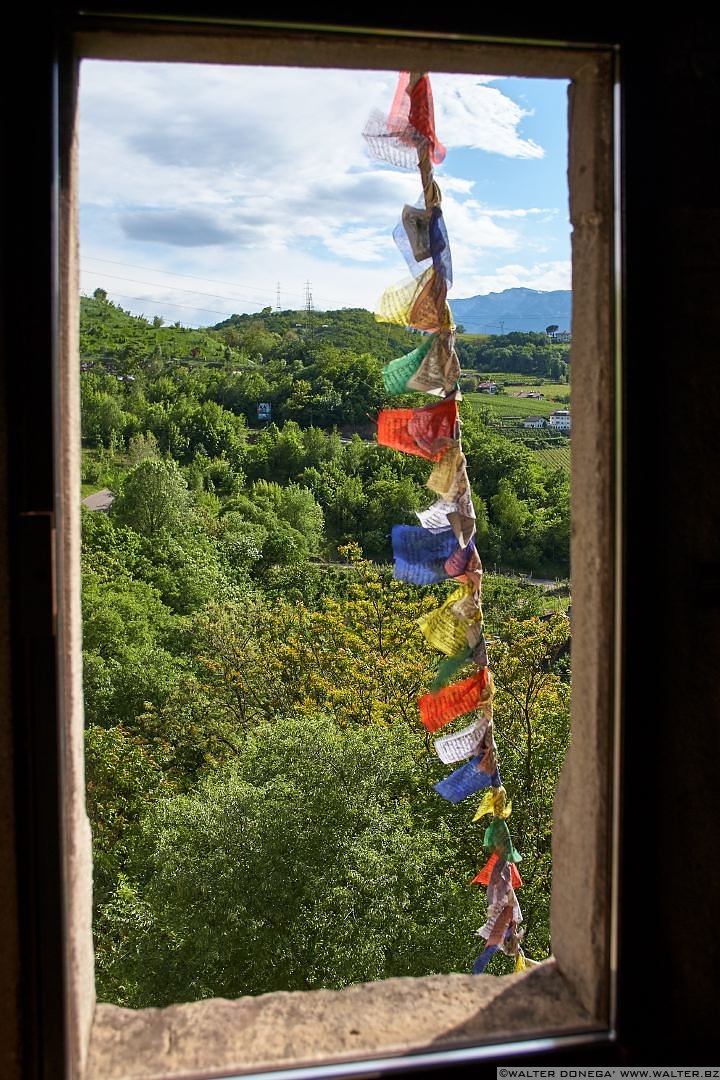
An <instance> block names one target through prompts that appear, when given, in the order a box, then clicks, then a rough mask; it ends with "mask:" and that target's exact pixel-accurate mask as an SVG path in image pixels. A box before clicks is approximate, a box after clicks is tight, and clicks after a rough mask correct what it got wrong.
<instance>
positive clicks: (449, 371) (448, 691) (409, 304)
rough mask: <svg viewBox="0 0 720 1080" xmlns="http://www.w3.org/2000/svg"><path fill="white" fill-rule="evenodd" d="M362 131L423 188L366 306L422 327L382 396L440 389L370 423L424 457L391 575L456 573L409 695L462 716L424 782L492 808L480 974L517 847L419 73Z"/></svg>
mask: <svg viewBox="0 0 720 1080" xmlns="http://www.w3.org/2000/svg"><path fill="white" fill-rule="evenodd" d="M363 135H364V137H365V139H366V143H367V147H368V149H369V151H370V153H372V154H373V155H374V156H375V157H376V158H377V159H378V160H380V161H383V162H386V163H389V164H392V165H395V166H398V167H399V168H403V169H417V170H418V171H419V174H420V183H421V187H422V196H421V198H420V199H419V200H418V202H417V203H416V204H415V205H410V204H409V203H406V204H405V205H404V206H403V208H402V211H401V215H400V220H399V222H398V223H397V225H396V226H395V228H394V230H393V239H394V241H395V244H396V245H397V247H398V249H399V251H400V252H401V253H402V255H403V257H404V259H405V261H406V263H407V265H408V268H409V270H410V273H411V275H412V277H411V279H410V280H409V281H403V282H401V283H400V284H397V285H391V286H389V287H388V288H387V289H385V291H384V292H383V294H382V296H381V298H380V301H379V303H378V307H377V311H376V318H377V320H378V321H379V322H389V323H394V324H396V325H401V326H407V327H409V328H410V329H413V330H415V331H416V332H419V333H421V334H422V335H423V339H422V340H421V342H420V344H419V345H418V346H417V347H416V348H415V349H413V350H412V351H411V352H409V353H406V354H405V355H404V356H400V357H398V358H397V359H395V360H391V361H390V363H388V364H387V365H386V366H385V367H384V368H383V372H382V377H383V382H384V385H385V390H386V392H387V394H388V395H389V396H393V395H397V394H407V393H411V392H413V391H414V392H418V393H422V394H428V395H431V396H433V397H435V398H439V399H440V400H439V401H436V402H434V403H432V404H429V405H424V406H421V407H419V408H415V409H383V410H381V412H380V414H379V416H378V422H377V441H378V443H379V444H380V445H382V446H387V447H390V448H392V449H394V450H398V451H400V452H401V453H406V454H414V455H416V456H417V457H421V458H424V459H426V460H428V461H432V462H433V463H434V464H433V468H432V470H431V471H430V473H429V476H428V478H427V481H426V484H427V487H428V488H429V490H430V491H432V492H434V494H435V496H436V498H435V501H434V502H433V503H432V505H430V506H428V507H427V509H425V510H420V511H417V512H416V513H417V518H418V521H419V525H400V524H398V525H395V526H393V529H392V548H393V559H394V576H395V577H396V578H397V579H398V580H400V581H407V582H410V583H412V584H414V585H418V586H424V585H427V586H432V585H439V584H441V583H442V582H443V581H444V580H446V579H455V580H456V581H457V582H459V584H458V586H457V587H456V588H455V589H453V590H452V591H451V592H449V594H448V595H447V596H446V597H445V599H444V601H443V602H442V603H441V604H440V606H439V607H437V608H436V609H435V610H433V611H430V612H427V613H426V614H424V615H422V616H421V617H420V618H419V619H418V620H417V623H418V626H419V629H420V632H421V633H422V634H423V636H424V638H425V640H426V641H427V643H428V644H429V645H430V647H431V648H433V649H435V650H436V651H437V652H439V653H441V654H443V656H444V659H442V660H441V661H440V662H439V664H438V666H437V670H436V672H435V676H434V678H433V679H432V681H431V684H430V690H429V691H428V692H427V693H425V694H422V695H421V696H420V697H419V698H418V703H417V704H418V712H419V715H420V721H421V723H422V724H423V726H424V728H425V729H426V731H428V732H435V731H438V730H439V729H440V728H443V727H445V726H446V725H453V724H454V722H455V721H456V720H457V719H458V718H460V717H464V718H465V720H464V726H463V727H462V729H461V730H451V729H450V730H448V731H447V732H446V734H444V735H442V736H440V737H439V738H437V739H435V740H434V747H435V753H436V754H437V757H438V759H439V760H440V761H441V762H443V764H445V765H450V764H455V763H456V762H464V763H463V764H462V765H459V766H458V767H457V768H455V769H454V770H453V771H452V772H450V773H449V774H448V775H446V776H445V777H444V778H443V779H441V780H439V781H438V782H437V783H435V784H434V785H433V787H434V789H435V791H436V792H437V793H438V795H440V796H441V797H442V798H444V799H446V800H448V801H449V802H451V803H460V802H463V801H464V800H465V799H467V798H468V797H469V796H470V795H473V794H475V793H476V792H478V791H484V795H483V798H482V801H481V803H480V805H479V806H478V808H477V810H476V812H475V816H474V818H473V821H480V820H481V819H482V818H484V817H487V816H490V817H491V818H492V820H491V823H490V825H488V826H487V828H486V829H485V831H484V834H483V847H484V848H486V849H489V850H490V857H489V859H488V861H487V863H486V864H485V866H484V867H483V868H482V869H481V870H480V871H479V872H478V874H477V875H476V876H475V877H474V878H473V879H472V882H470V884H473V885H475V884H478V885H483V886H485V887H486V888H487V917H486V921H485V924H484V925H483V926H482V927H480V929H479V930H478V931H476V933H477V934H478V935H479V936H480V937H482V938H484V939H485V947H484V949H483V951H482V953H481V954H480V956H478V957H477V959H476V960H475V961H474V964H473V967H472V970H473V973H474V974H480V973H481V972H483V971H484V970H485V969H486V967H487V965H488V963H489V962H490V960H491V959H492V957H493V956H494V955H495V953H496V952H498V951H501V952H504V953H506V954H507V955H509V956H512V957H514V958H515V970H516V971H521V970H523V969H524V967H525V966H526V964H525V958H524V955H523V952H522V949H521V947H520V943H521V941H522V937H523V931H521V930H519V929H518V927H519V924H520V922H521V921H522V912H521V911H520V905H519V904H518V902H517V897H516V895H515V889H516V888H520V887H521V886H522V878H521V877H520V873H519V871H518V869H517V866H516V864H517V863H518V862H520V860H521V858H522V856H521V854H520V853H519V852H518V851H517V849H516V848H515V846H514V844H513V841H512V837H511V836H510V831H509V829H508V826H507V822H506V819H507V818H508V817H509V816H510V812H511V809H512V803H511V801H510V800H509V799H508V798H507V792H506V790H505V787H504V786H503V784H502V782H501V779H500V770H499V764H498V752H497V745H496V742H495V737H494V723H493V697H494V694H495V685H494V680H493V675H492V672H491V671H490V667H489V665H488V648H487V644H488V643H487V641H486V638H485V634H484V621H483V610H482V577H483V567H482V560H481V557H480V553H479V551H478V550H477V543H476V540H477V535H476V534H477V521H476V515H475V508H474V506H473V501H472V493H471V489H470V479H469V476H468V472H467V459H466V457H465V454H464V453H463V450H462V442H461V427H460V420H459V412H458V402H459V401H461V400H462V394H461V393H460V388H459V383H458V380H459V378H460V362H459V359H458V355H457V352H456V350H455V324H454V321H453V318H452V312H451V309H450V305H449V304H448V302H447V292H448V289H449V287H450V286H451V285H452V283H453V267H452V258H451V253H450V242H449V239H448V234H447V228H446V226H445V221H444V217H443V213H442V210H441V203H442V196H441V192H440V188H439V186H438V184H437V182H436V180H435V178H434V175H433V165H434V164H435V165H437V164H440V163H441V162H442V161H443V160H444V158H445V147H444V146H443V145H442V143H440V141H439V139H438V136H437V133H436V131H435V117H434V109H433V98H432V90H431V87H430V79H429V76H428V75H427V73H425V72H407V71H404V72H401V73H400V74H399V77H398V83H397V88H396V91H395V96H394V98H393V102H392V105H391V107H390V111H389V113H388V114H387V116H385V115H384V114H382V113H380V112H379V111H375V112H373V113H372V115H371V116H370V118H369V120H368V122H367V124H366V126H365V130H364V131H363ZM467 666H472V667H474V668H475V670H474V671H473V672H472V674H470V675H468V676H466V677H465V678H462V679H459V680H458V681H453V680H454V679H456V677H457V676H458V674H459V673H461V672H462V671H463V669H464V668H466V667H467ZM468 717H469V718H470V722H469V723H468Z"/></svg>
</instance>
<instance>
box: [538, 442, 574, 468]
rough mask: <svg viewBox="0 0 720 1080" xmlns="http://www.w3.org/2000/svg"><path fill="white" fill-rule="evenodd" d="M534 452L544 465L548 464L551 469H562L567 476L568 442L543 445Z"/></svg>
mask: <svg viewBox="0 0 720 1080" xmlns="http://www.w3.org/2000/svg"><path fill="white" fill-rule="evenodd" d="M535 453H536V454H537V456H538V458H539V459H540V461H542V462H543V464H544V465H549V466H550V468H551V469H562V471H563V472H564V473H565V474H566V475H567V476H569V475H570V443H569V442H568V444H567V446H552V447H543V448H542V449H540V450H536V451H535Z"/></svg>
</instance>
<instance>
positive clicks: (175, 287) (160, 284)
mask: <svg viewBox="0 0 720 1080" xmlns="http://www.w3.org/2000/svg"><path fill="white" fill-rule="evenodd" d="M80 269H81V271H82V272H83V273H84V274H89V273H94V272H95V271H91V270H88V269H86V268H85V269H83V267H81V268H80ZM102 276H103V277H107V278H113V280H114V281H131V282H133V284H135V285H153V286H154V287H155V288H159V289H172V291H173V292H182V293H190V294H191V295H193V296H212V297H214V298H215V299H216V300H231V301H233V302H235V301H237V302H240V303H242V304H254V303H255V301H254V300H251V299H249V298H248V297H247V296H222V295H221V294H220V293H209V292H203V291H202V289H183V288H181V287H180V286H179V285H166V284H165V283H164V282H162V281H142V280H141V279H140V278H129V277H122V276H121V275H120V274H103V275H102Z"/></svg>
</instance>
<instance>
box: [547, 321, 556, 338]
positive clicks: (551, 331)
mask: <svg viewBox="0 0 720 1080" xmlns="http://www.w3.org/2000/svg"><path fill="white" fill-rule="evenodd" d="M558 330H559V327H558V326H557V325H556V324H553V325H552V326H546V327H545V333H546V334H547V336H548V337H552V336H553V334H555V333H557V331H558Z"/></svg>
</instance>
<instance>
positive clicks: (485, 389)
mask: <svg viewBox="0 0 720 1080" xmlns="http://www.w3.org/2000/svg"><path fill="white" fill-rule="evenodd" d="M476 389H477V391H478V393H480V394H497V392H498V384H497V383H496V382H479V383H478V384H477V387H476Z"/></svg>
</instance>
